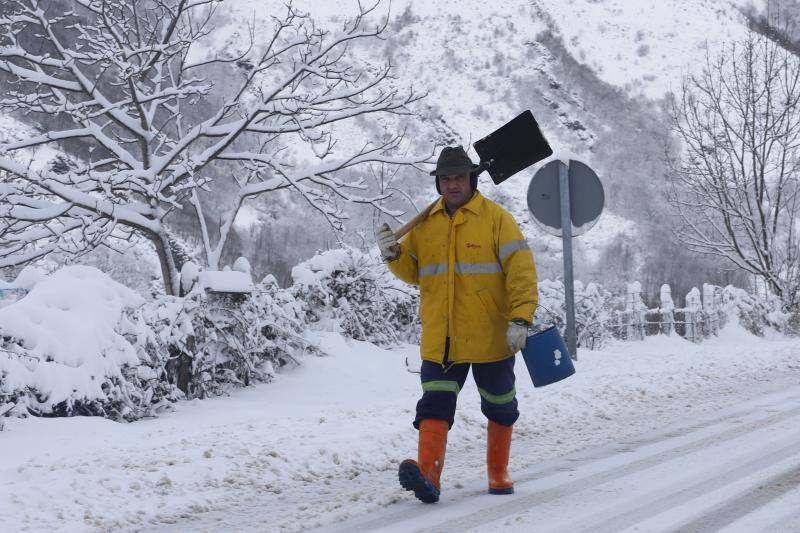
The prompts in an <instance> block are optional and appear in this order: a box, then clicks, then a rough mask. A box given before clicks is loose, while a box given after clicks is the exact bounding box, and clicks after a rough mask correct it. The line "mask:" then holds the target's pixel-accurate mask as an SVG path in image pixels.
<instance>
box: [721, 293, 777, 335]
mask: <svg viewBox="0 0 800 533" xmlns="http://www.w3.org/2000/svg"><path fill="white" fill-rule="evenodd" d="M721 300H722V302H721V303H722V306H723V308H724V309H725V312H726V313H727V314H728V316H729V317H730V318H731V319H733V320H738V322H739V323H740V324H741V325H742V326H744V328H745V329H747V331H749V332H750V333H752V334H754V335H759V336H761V335H764V330H765V328H772V329H775V330H779V331H783V330H785V329H786V328H787V325H788V318H789V316H788V315H787V314H786V313H784V312H782V311H781V302H780V300H779V299H778V298H776V297H768V298H767V299H766V300H765V299H763V298H756V297H754V296H752V295H750V294H749V293H748V292H747V291H745V290H744V289H740V288H738V287H733V286H732V285H728V286H727V287H724V288H723V289H722V298H721Z"/></svg>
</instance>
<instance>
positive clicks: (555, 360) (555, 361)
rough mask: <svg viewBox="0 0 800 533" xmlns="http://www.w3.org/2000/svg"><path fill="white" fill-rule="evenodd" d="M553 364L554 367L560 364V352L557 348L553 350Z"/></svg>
mask: <svg viewBox="0 0 800 533" xmlns="http://www.w3.org/2000/svg"><path fill="white" fill-rule="evenodd" d="M553 364H554V365H556V366H558V365H560V364H561V350H559V349H558V348H556V349H555V350H553Z"/></svg>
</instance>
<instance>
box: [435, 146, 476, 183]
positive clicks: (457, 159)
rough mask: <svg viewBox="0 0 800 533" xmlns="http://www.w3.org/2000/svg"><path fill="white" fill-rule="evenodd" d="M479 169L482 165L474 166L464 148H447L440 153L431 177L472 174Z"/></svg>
mask: <svg viewBox="0 0 800 533" xmlns="http://www.w3.org/2000/svg"><path fill="white" fill-rule="evenodd" d="M478 168H480V165H476V164H474V163H473V162H472V160H471V159H470V158H469V156H468V155H467V153H466V152H465V151H464V149H463V148H462V147H460V146H445V147H444V148H442V151H441V152H440V153H439V159H438V160H437V161H436V170H434V171H432V172H431V176H441V175H445V176H452V175H454V174H465V173H466V174H472V173H473V172H475V171H477V170H478Z"/></svg>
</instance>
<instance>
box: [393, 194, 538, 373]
mask: <svg viewBox="0 0 800 533" xmlns="http://www.w3.org/2000/svg"><path fill="white" fill-rule="evenodd" d="M400 248H401V253H400V257H398V258H397V259H395V260H393V261H389V262H388V266H389V269H390V270H391V271H392V272H393V273H394V274H395V275H396V276H397V277H398V278H400V279H401V280H403V281H405V282H407V283H412V284H414V285H419V288H420V312H419V314H420V320H421V321H422V342H421V344H420V352H421V356H422V358H423V359H425V360H428V361H434V362H437V363H441V362H443V360H444V356H445V343H446V339H447V338H448V337H449V338H450V341H449V347H448V350H447V360H448V361H452V362H456V363H488V362H493V361H500V360H501V359H505V358H506V357H509V356H511V355H513V354H511V353H509V351H508V347H507V345H506V330H507V328H508V322H509V320H511V319H514V318H522V319H525V320H527V321H528V322H530V321H531V319H532V317H533V312H534V310H535V309H536V303H537V298H538V292H537V288H536V268H535V266H534V263H533V254H532V253H531V250H530V248H529V247H528V243H527V242H526V241H525V238H524V237H523V236H522V232H521V231H520V230H519V226H518V225H517V223H516V221H515V220H514V217H512V216H511V214H510V213H509V212H508V211H506V210H505V209H503V208H502V207H500V206H499V205H497V204H496V203H494V202H492V201H491V200H488V199H486V198H484V196H483V195H482V194H481V193H480V192H477V191H476V192H475V194H474V195H473V196H472V198H471V199H470V200H469V202H467V203H466V205H464V206H462V207H461V208H459V209H458V210H456V212H455V214H454V215H453V216H452V217H450V216H448V214H447V211H445V209H444V199H440V200H439V203H437V204H436V206H435V207H434V208H433V209H432V210H431V212H430V214H429V215H428V217H427V218H426V219H425V220H424V221H423V222H421V223H420V224H419V225H418V226H416V227H415V228H414V229H413V230H411V231H410V232H409V233H408V235H407V236H406V237H405V238H404V239H403V240H402V241H401V242H400Z"/></svg>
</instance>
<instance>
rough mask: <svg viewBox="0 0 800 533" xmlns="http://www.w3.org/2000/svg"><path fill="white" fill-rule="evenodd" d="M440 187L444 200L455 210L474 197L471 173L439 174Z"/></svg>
mask: <svg viewBox="0 0 800 533" xmlns="http://www.w3.org/2000/svg"><path fill="white" fill-rule="evenodd" d="M439 188H440V189H441V191H442V196H444V201H445V203H446V204H447V208H448V209H449V210H450V211H455V210H456V209H458V208H459V207H461V206H462V205H464V204H466V203H467V202H469V199H470V198H472V188H471V187H470V186H469V174H467V173H466V172H465V173H463V174H454V175H450V176H445V175H441V176H439Z"/></svg>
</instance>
